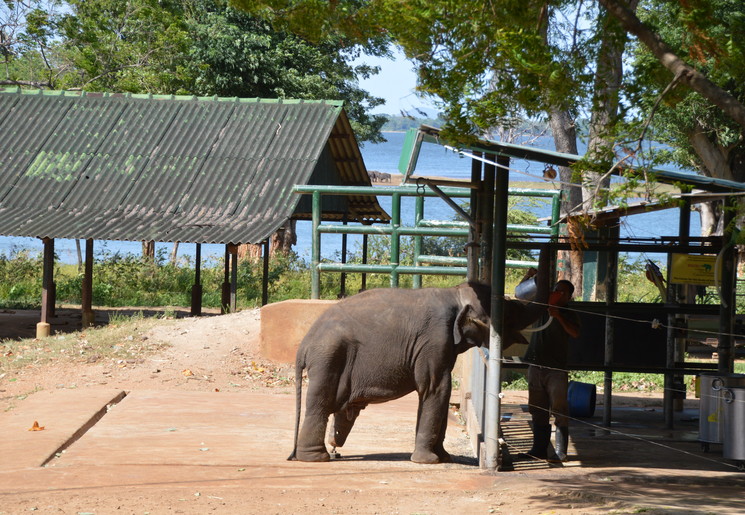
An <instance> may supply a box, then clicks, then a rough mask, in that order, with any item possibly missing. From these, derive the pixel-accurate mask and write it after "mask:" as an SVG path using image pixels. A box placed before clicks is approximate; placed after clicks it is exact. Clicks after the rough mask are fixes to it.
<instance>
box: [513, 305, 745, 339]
mask: <svg viewBox="0 0 745 515" xmlns="http://www.w3.org/2000/svg"><path fill="white" fill-rule="evenodd" d="M523 302H525V301H523ZM527 302H528V303H530V304H536V305H538V306H546V307H548V306H549V304H548V303H545V302H537V301H534V300H530V301H527ZM562 309H565V310H567V311H573V312H575V313H583V314H586V315H593V316H599V317H605V318H611V319H614V320H624V321H626V322H635V323H638V324H651V325H652V329H659V328H664V329H680V328H678V327H675V326H671V325H667V324H665V323H662V322H660V321H659V320H658V319H656V318H655V319H654V320H651V321H650V320H640V319H637V318H629V317H622V316H619V315H609V314H604V313H596V312H594V311H587V310H584V309H577V308H573V307H570V306H564V307H562ZM692 332H695V333H701V334H712V335H716V336H731V337H738V336H739V337H742V335H741V334H737V333H723V332H720V331H707V330H704V329H696V330H693V331H692Z"/></svg>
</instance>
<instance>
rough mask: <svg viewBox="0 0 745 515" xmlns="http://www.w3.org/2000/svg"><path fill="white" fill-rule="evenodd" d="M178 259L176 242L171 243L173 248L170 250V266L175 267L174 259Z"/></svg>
mask: <svg viewBox="0 0 745 515" xmlns="http://www.w3.org/2000/svg"><path fill="white" fill-rule="evenodd" d="M177 258H178V242H177V241H174V242H173V248H172V249H171V264H172V265H173V266H176V259H177Z"/></svg>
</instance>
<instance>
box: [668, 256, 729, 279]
mask: <svg viewBox="0 0 745 515" xmlns="http://www.w3.org/2000/svg"><path fill="white" fill-rule="evenodd" d="M716 259H717V258H716V256H690V255H688V254H673V255H672V259H671V262H672V266H671V268H670V282H671V283H676V284H700V285H703V286H709V285H713V284H715V282H714V267H715V263H716ZM719 279H721V271H720V277H719Z"/></svg>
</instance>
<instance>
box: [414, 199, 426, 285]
mask: <svg viewBox="0 0 745 515" xmlns="http://www.w3.org/2000/svg"><path fill="white" fill-rule="evenodd" d="M414 206H415V210H414V227H419V224H420V223H421V222H422V220H424V197H417V198H416V201H415V204H414ZM422 240H423V237H422V236H420V235H416V236H414V266H419V256H421V255H422ZM413 287H414V288H421V287H422V274H416V275H414V277H413Z"/></svg>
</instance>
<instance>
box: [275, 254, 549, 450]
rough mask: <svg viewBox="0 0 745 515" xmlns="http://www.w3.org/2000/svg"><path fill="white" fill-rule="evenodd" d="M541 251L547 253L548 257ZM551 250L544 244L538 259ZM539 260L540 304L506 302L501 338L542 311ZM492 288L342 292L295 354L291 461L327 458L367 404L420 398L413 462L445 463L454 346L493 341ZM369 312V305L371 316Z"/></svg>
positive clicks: (516, 337) (512, 335)
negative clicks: (303, 402)
mask: <svg viewBox="0 0 745 515" xmlns="http://www.w3.org/2000/svg"><path fill="white" fill-rule="evenodd" d="M544 254H545V257H544ZM547 256H548V252H547V251H542V252H541V261H542V262H543V261H544V260H545V259H546V258H547ZM547 269H548V267H547V266H545V263H543V264H541V265H539V272H538V276H537V281H536V282H537V285H538V294H537V297H536V301H537V303H535V304H525V303H523V302H521V301H519V300H505V305H504V315H505V316H504V319H505V326H504V327H505V331H504V335H505V336H504V346H505V347H507V346H508V345H510V344H512V343H516V342H522V341H524V338H523V337H522V336H521V335H520V334H519V330H520V329H523V328H525V327H527V326H529V325H530V324H532V323H533V322H535V321H536V320H537V319H538V318H539V317H540V316H541V314H542V313H543V312H544V311H545V309H546V306H545V303H546V301H547V299H548V280H547V279H548V278H547V272H546V270H547ZM490 310H491V289H490V287H489V286H487V285H484V284H480V283H471V282H468V283H463V284H461V285H458V286H455V287H452V288H422V289H414V290H406V289H397V288H382V289H374V290H369V291H365V292H362V293H359V294H357V295H353V296H351V297H348V298H346V299H344V300H342V301H340V302H339V303H337V304H336V305H334V306H332V307H330V308H328V309H327V310H326V311H325V312H324V313H323V314H322V315H321V316H320V317H319V318H318V319H317V320H316V322H315V323H314V324H313V325H312V326H311V328H310V330H309V331H308V333H307V334H306V336H305V337H304V338H303V340H302V341H301V343H300V346H299V347H298V351H297V356H296V362H295V385H296V400H295V402H296V413H295V416H296V418H295V439H294V447H293V451H292V453H291V455H290V456H289V457H288V460H299V461H329V459H330V455H329V453H328V450H327V448H326V445H325V441H324V440H325V434H326V428H327V425H328V418H329V416H330V415H331V414H333V415H334V423H333V433H332V435H331V437H330V441H329V443H330V445H331V446H332V447H334V448H336V447H341V446H343V445H344V443H345V442H346V439H347V436H348V435H349V432H350V431H351V429H352V426H353V425H354V423H355V420H356V419H357V417H358V416H359V414H360V411H361V410H363V409H365V407H367V405H368V404H377V403H382V402H386V401H390V400H394V399H397V398H400V397H403V396H404V395H407V394H409V393H411V392H413V391H416V392H417V394H418V396H419V408H418V413H417V422H416V439H415V446H414V447H415V448H414V452H413V454H412V455H411V461H413V462H415V463H430V464H431V463H443V462H450V461H451V458H450V455H449V454H448V453H447V451H446V450H445V448H444V447H443V442H444V439H445V430H446V428H447V416H448V407H449V401H450V393H451V372H452V369H453V366H454V365H455V360H456V357H457V355H458V354H460V353H462V352H465V351H466V350H468V349H470V348H472V347H475V346H483V345H487V344H488V342H489V332H490V330H489V327H490V326H489V324H490V318H489V315H490V312H491V311H490ZM370 313H375V314H376V316H375V318H374V319H372V318H371V317H370ZM303 370H307V374H308V392H307V397H306V406H305V418H304V420H303V425H302V430H300V414H301V399H302V376H303Z"/></svg>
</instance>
